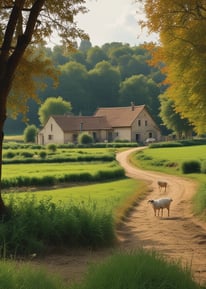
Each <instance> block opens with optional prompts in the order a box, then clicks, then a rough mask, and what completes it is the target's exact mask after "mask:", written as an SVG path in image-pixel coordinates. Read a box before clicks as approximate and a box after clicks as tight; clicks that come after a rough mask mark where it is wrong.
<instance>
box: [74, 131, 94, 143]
mask: <svg viewBox="0 0 206 289" xmlns="http://www.w3.org/2000/svg"><path fill="white" fill-rule="evenodd" d="M93 141H94V140H93V137H92V136H91V135H90V134H88V133H86V132H82V133H80V134H79V135H78V144H83V145H89V144H92V143H93Z"/></svg>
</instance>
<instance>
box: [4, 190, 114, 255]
mask: <svg viewBox="0 0 206 289" xmlns="http://www.w3.org/2000/svg"><path fill="white" fill-rule="evenodd" d="M31 228H32V230H31ZM114 240H115V230H114V221H113V217H112V214H111V213H110V212H108V211H106V210H104V209H100V208H97V206H96V204H95V203H94V204H93V203H92V202H91V200H90V203H89V206H88V205H87V204H86V205H85V204H84V203H80V204H79V205H74V204H72V201H71V202H70V203H69V204H68V205H67V206H65V205H63V204H62V203H59V204H55V203H53V202H52V201H51V200H50V199H49V198H47V199H43V200H41V201H40V202H39V201H37V200H36V198H35V197H34V195H33V196H32V197H30V198H28V197H26V198H22V199H19V198H18V202H17V201H15V200H14V199H13V198H11V197H10V199H9V201H8V212H7V215H6V216H5V217H4V218H3V219H2V220H1V223H0V255H1V256H5V255H6V256H9V255H15V256H18V255H24V254H34V253H43V252H45V253H46V250H47V249H48V248H49V247H50V248H51V247H53V248H54V247H58V248H60V247H62V246H63V247H70V246H77V247H78V246H90V247H97V246H103V245H111V244H112V243H113V241H114Z"/></svg>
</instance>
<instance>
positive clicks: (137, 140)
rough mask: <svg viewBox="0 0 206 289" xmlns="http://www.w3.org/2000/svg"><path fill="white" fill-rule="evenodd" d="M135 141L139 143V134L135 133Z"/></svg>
mask: <svg viewBox="0 0 206 289" xmlns="http://www.w3.org/2000/svg"><path fill="white" fill-rule="evenodd" d="M135 139H136V142H140V139H141V138H140V134H139V133H136V136H135Z"/></svg>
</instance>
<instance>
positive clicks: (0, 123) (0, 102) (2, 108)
mask: <svg viewBox="0 0 206 289" xmlns="http://www.w3.org/2000/svg"><path fill="white" fill-rule="evenodd" d="M2 86H3V85H1V82H0V89H1V88H2ZM2 91H3V89H2V90H1V92H0V216H2V215H4V214H5V210H6V207H5V204H4V201H3V198H2V161H3V156H2V155H3V154H2V153H3V140H4V123H5V120H6V99H7V97H5V95H3V94H2Z"/></svg>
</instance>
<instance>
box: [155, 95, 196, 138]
mask: <svg viewBox="0 0 206 289" xmlns="http://www.w3.org/2000/svg"><path fill="white" fill-rule="evenodd" d="M160 103H161V107H160V117H161V119H162V121H163V123H164V124H165V126H166V127H167V128H168V129H171V130H173V131H174V132H175V133H176V135H177V136H178V138H182V136H184V137H186V138H188V137H191V135H192V130H193V127H192V126H191V125H190V123H189V121H188V119H185V118H184V119H183V118H181V116H180V114H179V113H176V112H175V109H174V102H173V101H172V100H171V99H168V98H165V96H164V94H163V95H161V96H160Z"/></svg>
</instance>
